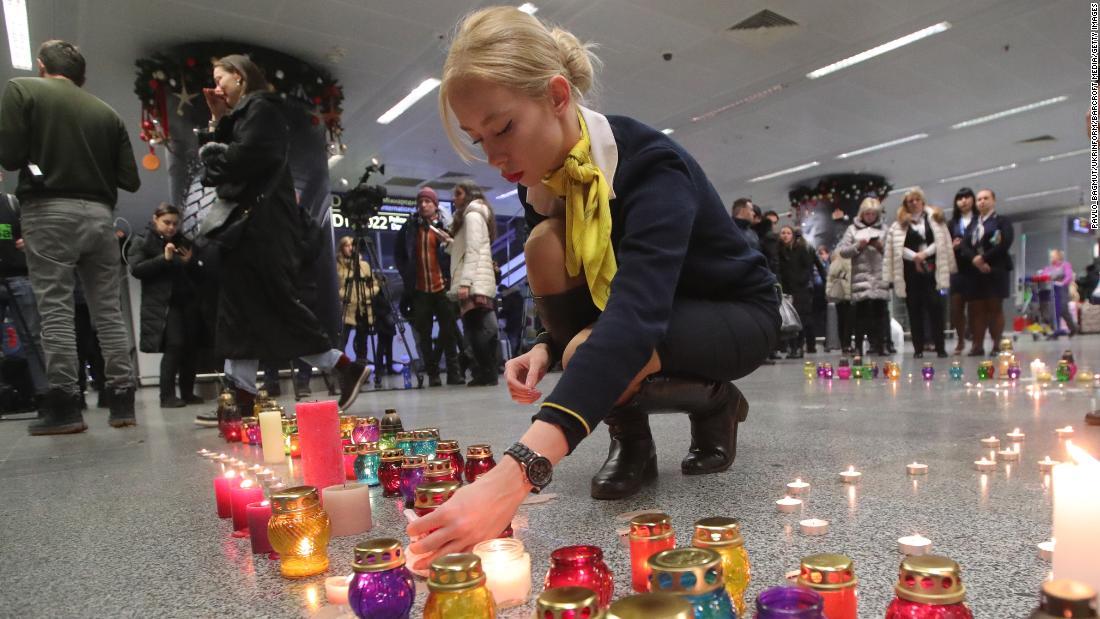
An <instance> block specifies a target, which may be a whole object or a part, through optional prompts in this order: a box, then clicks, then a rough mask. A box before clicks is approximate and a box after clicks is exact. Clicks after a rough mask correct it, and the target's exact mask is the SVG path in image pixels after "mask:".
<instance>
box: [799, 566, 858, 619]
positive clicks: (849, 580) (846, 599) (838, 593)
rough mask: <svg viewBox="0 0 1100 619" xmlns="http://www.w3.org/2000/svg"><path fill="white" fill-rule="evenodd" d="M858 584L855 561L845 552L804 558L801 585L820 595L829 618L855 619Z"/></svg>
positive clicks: (800, 575)
mask: <svg viewBox="0 0 1100 619" xmlns="http://www.w3.org/2000/svg"><path fill="white" fill-rule="evenodd" d="M858 584H859V581H858V579H857V578H856V575H855V570H854V569H853V567H852V560H851V559H849V558H848V557H847V556H845V555H841V554H818V555H811V556H808V557H804V558H803V559H802V566H801V570H800V572H799V576H798V585H799V586H800V587H805V588H807V589H812V590H814V591H816V592H817V593H818V595H820V596H821V598H822V600H824V608H823V610H824V611H825V616H826V617H828V618H829V619H856V617H857V613H856V607H857V605H858V602H859V592H858V590H857V587H858Z"/></svg>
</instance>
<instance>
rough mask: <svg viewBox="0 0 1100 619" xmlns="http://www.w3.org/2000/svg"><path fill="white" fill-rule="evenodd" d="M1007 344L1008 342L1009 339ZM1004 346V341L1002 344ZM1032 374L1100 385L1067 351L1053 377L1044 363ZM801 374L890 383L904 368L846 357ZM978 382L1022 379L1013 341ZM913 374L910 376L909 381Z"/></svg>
mask: <svg viewBox="0 0 1100 619" xmlns="http://www.w3.org/2000/svg"><path fill="white" fill-rule="evenodd" d="M1006 341H1007V340H1006ZM1002 346H1004V342H1002ZM1030 367H1031V373H1032V376H1033V377H1034V378H1035V380H1036V382H1039V383H1049V382H1051V381H1052V380H1056V381H1057V382H1059V383H1067V382H1069V381H1071V380H1074V379H1076V380H1077V382H1079V383H1082V384H1091V383H1097V386H1100V376H1098V375H1096V374H1094V373H1093V372H1092V371H1090V370H1081V371H1078V370H1077V363H1076V361H1074V358H1073V353H1072V352H1071V351H1068V350H1067V351H1065V353H1063V355H1062V358H1061V359H1060V360H1059V361H1058V365H1057V366H1056V369H1055V372H1054V374H1053V375H1052V374H1051V373H1050V370H1049V369H1048V368H1047V365H1046V364H1045V363H1043V361H1042V360H1040V359H1036V360H1034V361H1032V362H1031V366H1030ZM802 373H803V374H804V375H805V376H806V378H815V377H816V378H824V379H827V380H832V379H834V378H837V379H840V380H849V379H856V380H859V379H875V378H878V377H879V375H880V374H881V375H882V378H884V379H887V380H900V379H901V366H900V365H899V364H898V363H897V362H894V361H885V362H883V366H882V369H881V372H880V370H879V366H878V363H877V362H874V361H872V362H870V363H868V364H866V365H864V363H863V358H862V357H860V356H859V355H856V356H855V357H853V358H852V361H851V362H850V363H849V361H848V359H847V358H844V357H842V358H841V359H840V361H838V362H837V366H836V367H835V368H834V367H833V364H832V363H828V362H822V363H817V364H816V365H815V364H814V362H813V361H807V362H805V363H804V364H803V366H802ZM977 374H978V380H995V379H998V378H1000V379H1007V380H1017V379H1019V378H1020V377H1021V376H1022V370H1021V368H1020V364H1019V363H1018V362H1017V361H1016V355H1015V354H1014V353H1013V352H1012V349H1011V342H1009V348H1008V349H1007V350H1004V349H1002V351H1001V352H1000V353H999V354H998V359H997V362H996V364H994V362H993V361H992V360H988V359H987V360H984V361H981V362H980V363H979V364H978V372H977ZM935 376H936V368H935V366H934V365H933V364H932V363H931V362H925V363H924V364H923V365H922V367H921V377H922V378H923V379H924V380H926V381H930V380H932V379H934V378H935ZM948 376H949V377H950V378H951V380H962V379H963V368H962V362H960V361H952V362H951V366H950V367H949V368H948ZM912 377H913V375H912V374H910V375H909V378H912Z"/></svg>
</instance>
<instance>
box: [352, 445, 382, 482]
mask: <svg viewBox="0 0 1100 619" xmlns="http://www.w3.org/2000/svg"><path fill="white" fill-rule="evenodd" d="M380 460H381V452H380V451H379V449H378V443H376V442H372V443H360V444H359V453H358V454H357V455H356V456H355V479H356V481H358V482H359V483H361V484H367V485H368V486H377V485H378V483H379V482H378V464H379V461H380Z"/></svg>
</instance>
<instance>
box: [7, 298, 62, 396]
mask: <svg viewBox="0 0 1100 619" xmlns="http://www.w3.org/2000/svg"><path fill="white" fill-rule="evenodd" d="M4 279H5V280H6V281H5V282H0V322H4V320H5V319H7V318H9V317H10V318H11V319H12V322H14V323H15V332H16V333H18V334H19V342H20V344H22V345H23V357H24V358H25V359H26V360H27V367H28V368H29V369H30V374H31V382H32V383H34V391H35V393H38V394H43V393H46V392H47V391H49V389H50V385H49V383H48V382H46V368H45V366H44V365H43V364H44V363H45V355H43V354H42V341H41V339H40V338H39V337H38V333H39V331H41V326H40V324H41V322H40V321H39V319H38V304H37V303H35V301H34V291H33V290H31V280H30V279H28V278H27V277H26V276H16V277H7V278H4Z"/></svg>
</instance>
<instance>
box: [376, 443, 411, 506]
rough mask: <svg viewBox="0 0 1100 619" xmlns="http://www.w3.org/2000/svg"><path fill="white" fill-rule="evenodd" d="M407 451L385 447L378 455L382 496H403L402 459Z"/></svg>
mask: <svg viewBox="0 0 1100 619" xmlns="http://www.w3.org/2000/svg"><path fill="white" fill-rule="evenodd" d="M404 457H405V452H403V451H401V450H400V449H385V450H383V451H382V453H380V454H379V455H378V461H379V464H378V480H379V481H380V482H381V483H382V496H385V497H395V496H401V460H402V459H403V458H404Z"/></svg>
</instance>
